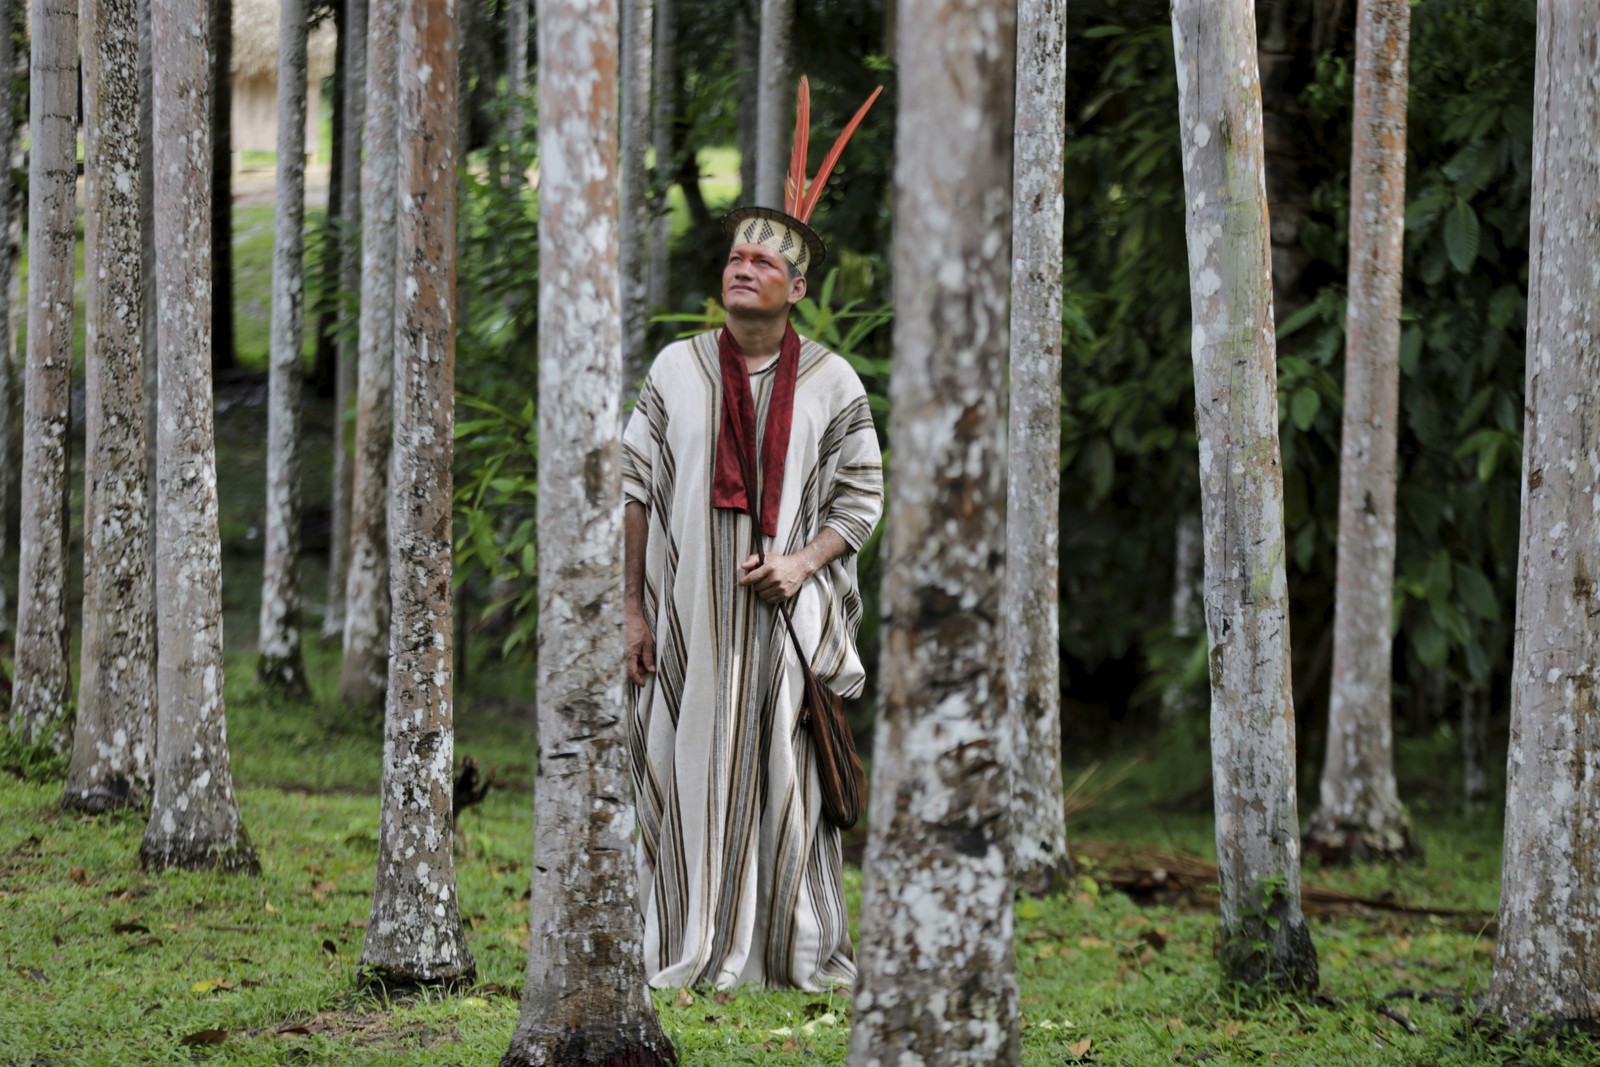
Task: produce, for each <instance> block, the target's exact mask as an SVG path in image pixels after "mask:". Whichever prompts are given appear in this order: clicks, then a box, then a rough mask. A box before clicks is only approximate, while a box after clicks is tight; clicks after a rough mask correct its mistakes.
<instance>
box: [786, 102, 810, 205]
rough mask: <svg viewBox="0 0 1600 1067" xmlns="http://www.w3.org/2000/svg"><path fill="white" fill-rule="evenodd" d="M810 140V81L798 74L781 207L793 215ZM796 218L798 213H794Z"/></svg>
mask: <svg viewBox="0 0 1600 1067" xmlns="http://www.w3.org/2000/svg"><path fill="white" fill-rule="evenodd" d="M810 141H811V83H810V82H809V81H807V80H806V76H805V75H804V74H802V75H800V91H799V93H798V94H796V96H795V106H794V147H793V148H792V149H790V150H789V178H788V180H787V181H785V182H784V197H783V209H784V210H785V211H787V212H788V213H789V214H791V215H795V213H796V211H797V210H798V209H799V207H800V199H801V197H802V196H803V195H804V194H805V189H806V146H807V145H808V144H809V143H810ZM795 217H796V218H798V217H799V216H798V215H795Z"/></svg>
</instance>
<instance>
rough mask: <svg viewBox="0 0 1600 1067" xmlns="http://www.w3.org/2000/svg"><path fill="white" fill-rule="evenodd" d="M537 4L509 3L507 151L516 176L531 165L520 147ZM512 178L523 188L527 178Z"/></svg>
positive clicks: (525, 1) (521, 0)
mask: <svg viewBox="0 0 1600 1067" xmlns="http://www.w3.org/2000/svg"><path fill="white" fill-rule="evenodd" d="M533 2H534V0H507V3H506V7H505V12H506V91H507V95H508V96H509V97H510V99H509V100H508V101H507V108H506V150H507V153H508V156H509V161H510V163H511V170H512V171H513V172H515V171H516V170H517V169H518V168H520V167H526V166H527V165H528V162H529V161H528V158H527V157H526V156H525V155H524V154H523V153H522V151H521V150H520V149H519V147H518V142H520V141H521V140H522V138H523V130H524V128H525V126H526V121H525V119H526V116H525V115H524V114H523V107H522V98H523V96H524V95H525V94H526V93H527V91H528V21H529V20H528V9H529V6H530V5H531V4H532V3H533ZM508 177H509V178H510V179H511V180H512V181H513V182H516V183H517V184H519V185H520V184H522V182H523V181H524V176H523V175H520V174H517V173H512V174H510V175H508Z"/></svg>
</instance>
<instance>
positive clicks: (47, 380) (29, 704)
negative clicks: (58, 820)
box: [11, 0, 78, 752]
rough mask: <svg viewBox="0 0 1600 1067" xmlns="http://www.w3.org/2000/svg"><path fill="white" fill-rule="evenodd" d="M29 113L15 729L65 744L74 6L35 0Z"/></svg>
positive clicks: (58, 746) (62, 747)
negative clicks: (25, 319) (26, 305)
mask: <svg viewBox="0 0 1600 1067" xmlns="http://www.w3.org/2000/svg"><path fill="white" fill-rule="evenodd" d="M29 21H30V23H31V28H32V31H33V44H32V62H31V64H30V71H29V79H28V85H29V101H30V103H29V120H28V139H29V150H28V352H27V373H26V380H25V381H24V383H23V384H24V389H25V393H24V398H23V415H22V479H21V485H22V498H21V505H22V527H21V532H20V540H21V544H20V546H19V547H20V553H19V555H20V557H21V567H20V572H19V576H18V578H17V643H16V675H15V687H14V689H13V691H12V695H11V715H12V730H13V731H14V732H20V733H21V735H22V737H23V739H24V740H26V741H28V742H30V743H34V744H46V745H49V746H50V747H52V748H54V749H55V750H57V751H58V752H65V751H67V746H68V745H70V744H71V742H72V736H71V725H70V723H69V722H68V720H67V702H68V701H69V700H70V699H71V697H72V688H71V686H72V682H71V674H70V671H69V669H68V666H67V640H68V638H67V523H68V519H67V453H68V450H69V449H70V447H71V442H70V440H69V434H68V423H69V421H70V417H71V400H70V394H71V391H72V260H73V245H74V241H75V239H76V234H75V233H74V231H73V203H74V199H75V196H76V192H77V188H76V187H77V180H78V164H77V155H78V136H77V122H76V115H77V104H78V7H77V4H76V3H62V2H61V0H33V6H32V13H31V16H30V20H29Z"/></svg>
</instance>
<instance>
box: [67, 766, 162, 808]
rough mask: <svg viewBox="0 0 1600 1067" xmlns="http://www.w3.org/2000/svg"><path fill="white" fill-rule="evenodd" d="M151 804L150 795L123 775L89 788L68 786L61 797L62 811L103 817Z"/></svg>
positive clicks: (69, 784)
mask: <svg viewBox="0 0 1600 1067" xmlns="http://www.w3.org/2000/svg"><path fill="white" fill-rule="evenodd" d="M149 804H150V794H149V793H148V792H146V791H145V790H143V789H140V788H138V787H137V786H135V785H134V784H133V783H132V782H130V781H129V780H128V779H127V778H126V777H124V776H123V775H120V774H119V775H117V776H116V777H115V778H112V779H110V780H108V781H104V782H96V783H94V784H93V785H89V786H74V785H72V784H71V783H68V784H67V789H66V792H64V793H63V794H62V795H61V810H62V811H81V812H87V813H88V814H90V815H101V814H104V813H105V812H108V811H121V810H123V809H125V808H143V807H148V806H149Z"/></svg>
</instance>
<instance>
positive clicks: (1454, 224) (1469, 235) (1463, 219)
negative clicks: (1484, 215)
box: [1444, 199, 1478, 274]
mask: <svg viewBox="0 0 1600 1067" xmlns="http://www.w3.org/2000/svg"><path fill="white" fill-rule="evenodd" d="M1444 247H1445V251H1446V252H1448V253H1449V254H1450V265H1451V266H1452V267H1454V268H1455V269H1456V270H1457V271H1459V272H1460V273H1462V274H1465V273H1467V271H1469V270H1471V269H1472V264H1473V263H1474V262H1476V261H1477V258H1478V213H1477V212H1476V211H1474V210H1472V205H1471V204H1469V203H1467V202H1466V200H1464V199H1458V200H1457V201H1456V202H1455V205H1454V206H1453V207H1451V209H1450V213H1449V214H1448V215H1446V216H1445V220H1444Z"/></svg>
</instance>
